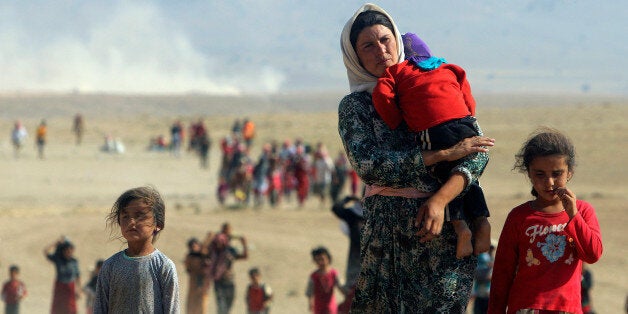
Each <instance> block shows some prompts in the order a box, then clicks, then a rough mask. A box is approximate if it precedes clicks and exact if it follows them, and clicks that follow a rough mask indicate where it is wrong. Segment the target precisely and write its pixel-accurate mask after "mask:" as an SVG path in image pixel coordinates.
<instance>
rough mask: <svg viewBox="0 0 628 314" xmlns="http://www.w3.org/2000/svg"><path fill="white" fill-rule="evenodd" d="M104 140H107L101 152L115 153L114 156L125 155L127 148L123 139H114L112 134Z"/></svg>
mask: <svg viewBox="0 0 628 314" xmlns="http://www.w3.org/2000/svg"><path fill="white" fill-rule="evenodd" d="M104 139H105V143H104V144H103V146H102V147H101V148H100V150H102V151H103V152H106V153H114V154H123V153H124V151H125V147H124V144H123V143H122V140H121V139H119V138H117V137H113V136H112V135H111V134H107V135H105V138H104Z"/></svg>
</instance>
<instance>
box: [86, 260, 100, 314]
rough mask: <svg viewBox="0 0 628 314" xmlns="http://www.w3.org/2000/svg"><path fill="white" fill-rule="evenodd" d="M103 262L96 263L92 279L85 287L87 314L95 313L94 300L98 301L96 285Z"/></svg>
mask: <svg viewBox="0 0 628 314" xmlns="http://www.w3.org/2000/svg"><path fill="white" fill-rule="evenodd" d="M103 262H104V261H103V260H101V259H99V260H97V261H96V266H95V267H94V270H93V271H92V277H91V278H90V279H89V282H87V284H86V285H85V287H83V293H84V294H85V313H86V314H92V313H93V312H94V299H96V283H98V273H99V272H100V269H101V268H102V264H103Z"/></svg>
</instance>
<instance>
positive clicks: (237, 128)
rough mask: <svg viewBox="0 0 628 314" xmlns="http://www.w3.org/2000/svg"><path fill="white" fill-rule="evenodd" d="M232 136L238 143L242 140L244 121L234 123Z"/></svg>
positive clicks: (237, 120)
mask: <svg viewBox="0 0 628 314" xmlns="http://www.w3.org/2000/svg"><path fill="white" fill-rule="evenodd" d="M231 135H232V136H233V138H234V139H236V140H238V141H240V140H242V121H240V119H235V120H234V121H233V125H231Z"/></svg>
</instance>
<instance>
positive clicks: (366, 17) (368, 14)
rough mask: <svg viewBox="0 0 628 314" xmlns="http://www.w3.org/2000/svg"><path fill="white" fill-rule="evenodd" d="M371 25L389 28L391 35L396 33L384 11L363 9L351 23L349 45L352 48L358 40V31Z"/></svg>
mask: <svg viewBox="0 0 628 314" xmlns="http://www.w3.org/2000/svg"><path fill="white" fill-rule="evenodd" d="M373 25H383V26H386V27H387V28H388V29H390V31H391V32H392V33H393V35H396V34H395V28H394V27H393V24H392V22H391V21H390V19H388V17H387V16H386V15H384V13H381V12H378V11H373V10H369V11H364V12H362V13H360V14H358V16H357V17H356V18H355V21H353V25H351V32H350V33H349V41H351V46H352V47H353V50H355V44H356V42H357V41H358V35H360V32H361V31H362V30H363V29H365V28H367V27H371V26H373Z"/></svg>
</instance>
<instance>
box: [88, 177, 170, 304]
mask: <svg viewBox="0 0 628 314" xmlns="http://www.w3.org/2000/svg"><path fill="white" fill-rule="evenodd" d="M107 222H108V225H109V227H110V228H112V230H113V228H114V226H116V225H118V226H119V227H120V233H121V234H122V237H123V238H124V239H125V240H126V242H127V248H126V249H124V250H122V251H120V252H118V253H116V254H114V255H113V256H111V257H110V258H108V259H107V260H105V262H104V263H103V265H102V269H101V270H100V274H99V275H98V284H97V289H96V302H95V303H94V313H127V312H129V311H131V312H134V313H179V311H180V310H179V280H178V277H177V269H176V267H175V264H174V262H172V260H170V258H168V257H167V256H166V255H165V254H163V253H162V252H161V251H159V250H158V249H157V248H155V246H154V243H155V241H156V240H157V237H158V236H159V233H160V232H161V231H162V230H163V229H164V226H165V223H166V207H165V205H164V201H163V199H162V198H161V195H159V192H158V191H157V190H155V189H154V188H152V187H138V188H134V189H130V190H128V191H126V192H124V193H122V195H120V196H119V197H118V199H117V200H116V202H115V203H114V204H113V207H112V208H111V212H110V213H109V215H108V216H107Z"/></svg>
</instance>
